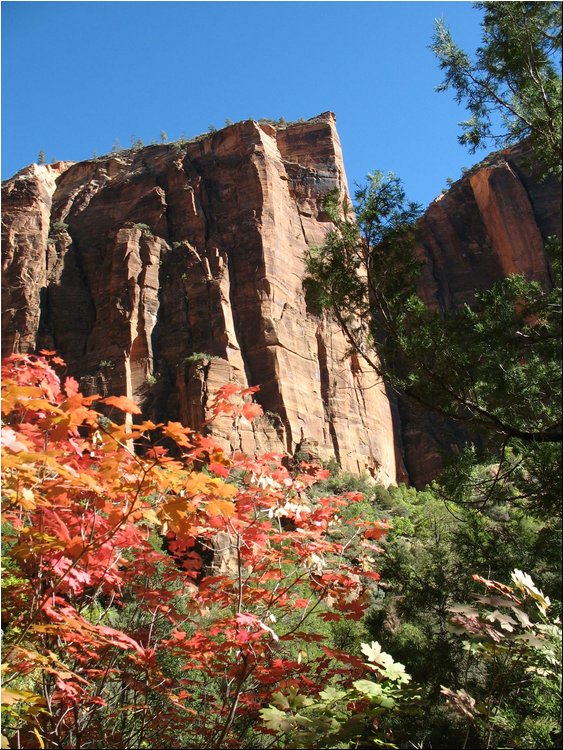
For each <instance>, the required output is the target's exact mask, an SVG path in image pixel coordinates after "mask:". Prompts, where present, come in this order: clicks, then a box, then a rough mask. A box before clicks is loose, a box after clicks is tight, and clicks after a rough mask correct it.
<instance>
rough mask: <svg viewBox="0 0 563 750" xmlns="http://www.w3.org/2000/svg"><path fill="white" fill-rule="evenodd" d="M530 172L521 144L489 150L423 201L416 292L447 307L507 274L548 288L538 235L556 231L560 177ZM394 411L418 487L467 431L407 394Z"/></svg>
mask: <svg viewBox="0 0 563 750" xmlns="http://www.w3.org/2000/svg"><path fill="white" fill-rule="evenodd" d="M532 175H533V166H532V165H531V154H530V152H529V150H528V148H527V146H526V144H525V143H522V144H519V145H518V146H515V147H512V148H510V149H505V150H504V151H500V152H497V153H494V154H492V155H490V156H489V157H488V158H487V159H486V160H485V161H484V162H482V163H481V164H479V165H477V166H476V167H474V168H473V169H472V170H470V171H469V172H468V173H467V174H466V175H465V176H464V177H463V178H462V179H461V180H459V181H458V182H456V183H454V185H453V186H452V187H451V189H450V190H449V191H448V192H447V193H446V194H444V195H441V196H439V197H438V198H437V199H436V200H435V201H434V202H433V203H432V204H431V205H430V206H429V207H428V209H427V210H426V212H425V213H424V215H423V217H422V218H421V220H420V222H419V227H418V228H419V244H418V248H417V251H418V254H419V256H420V257H421V258H422V259H423V260H424V267H423V276H422V283H421V285H420V288H419V293H420V295H421V296H422V297H423V298H424V299H425V301H426V302H428V303H429V304H431V305H434V306H436V307H437V308H438V309H440V310H441V311H442V312H443V313H444V314H447V312H448V310H452V309H454V308H456V307H458V306H460V305H462V304H463V303H465V302H471V301H472V299H473V295H474V292H475V290H476V289H486V288H489V287H490V286H492V284H494V283H495V281H498V280H499V279H501V278H503V277H505V276H507V275H509V274H513V273H518V274H523V275H524V276H525V277H526V278H528V279H534V280H537V281H540V282H541V283H542V284H543V285H544V286H545V287H546V288H550V287H551V284H552V280H551V274H550V268H549V265H548V261H547V258H546V255H545V253H544V241H545V240H546V239H547V237H549V236H557V237H559V238H561V235H562V232H561V184H560V183H559V182H558V181H557V180H555V179H547V180H544V181H538V180H537V179H534V177H533V176H532ZM399 412H400V422H401V430H402V442H403V446H404V458H405V464H406V468H407V471H408V474H409V477H410V479H411V481H412V482H413V484H415V485H416V486H417V487H423V486H424V485H425V484H427V483H428V482H429V481H431V480H432V479H434V478H435V477H436V475H437V474H438V472H439V470H440V468H441V466H442V463H443V456H444V454H449V453H451V452H452V451H453V452H455V451H457V450H459V447H460V445H461V444H462V443H463V442H464V441H465V440H466V439H467V434H466V433H463V432H461V431H460V429H459V428H457V427H456V426H455V425H454V424H453V423H451V422H445V421H443V420H438V419H437V418H435V417H433V416H429V415H428V414H423V413H422V412H421V411H420V410H418V409H416V408H415V407H414V406H413V405H412V404H410V403H407V402H406V401H405V400H402V401H400V402H399ZM473 437H475V438H476V439H478V436H473Z"/></svg>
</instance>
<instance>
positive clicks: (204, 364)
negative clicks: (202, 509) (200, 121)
mask: <svg viewBox="0 0 563 750" xmlns="http://www.w3.org/2000/svg"><path fill="white" fill-rule="evenodd" d="M333 188H338V189H339V190H340V191H342V192H347V186H346V177H345V174H344V168H343V163H342V154H341V149H340V143H339V139H338V135H337V133H336V128H335V120H334V115H332V114H331V113H326V114H324V115H321V116H319V117H318V118H313V120H310V121H307V122H305V123H301V124H295V125H292V126H289V127H285V128H278V129H276V128H274V127H272V126H270V125H264V124H259V123H256V122H254V121H247V122H242V123H238V124H236V125H231V126H229V127H226V128H224V129H222V130H221V131H219V132H217V133H213V134H209V135H207V136H205V137H200V138H199V139H196V140H194V141H192V142H188V143H186V144H179V143H176V144H170V145H159V146H149V147H146V148H143V149H140V150H136V151H128V152H123V153H118V154H112V155H110V156H106V157H102V158H99V159H95V160H92V161H86V162H80V163H76V164H68V163H66V164H59V165H52V166H38V165H33V166H32V167H29V168H27V169H25V170H22V171H21V172H19V173H18V174H17V175H16V176H15V177H14V178H13V179H12V180H9V181H7V183H6V184H5V186H4V194H5V197H4V219H3V241H4V245H5V255H4V265H3V298H2V302H3V320H2V325H3V340H2V346H3V354H4V355H5V354H9V353H10V352H12V351H32V350H35V349H40V348H49V349H56V350H57V351H58V352H59V353H60V354H61V356H63V358H64V359H65V360H66V362H67V363H68V366H69V370H70V371H71V372H72V373H73V374H75V376H77V377H79V378H81V380H82V386H83V387H84V388H85V389H86V390H87V391H88V392H98V393H102V394H110V393H112V394H118V393H122V394H125V395H128V396H129V397H132V398H134V399H136V400H137V401H138V402H139V403H140V404H141V405H142V407H143V410H144V412H145V414H148V415H150V416H152V417H153V418H156V419H174V420H179V421H182V422H184V423H186V424H189V425H190V426H192V427H195V428H199V427H201V426H202V424H203V421H204V420H205V419H206V417H207V415H208V411H207V406H208V403H209V400H210V398H211V397H212V396H213V393H214V392H215V391H216V389H217V388H218V387H219V386H220V385H221V384H223V383H225V382H228V381H236V382H239V383H241V384H243V385H258V384H259V385H260V387H261V390H260V392H259V394H258V397H257V399H258V401H259V402H260V403H261V404H262V406H263V409H264V411H265V416H264V417H263V418H261V419H259V420H258V421H257V423H254V424H253V426H252V427H251V426H248V427H247V428H246V429H245V430H243V431H242V432H241V435H240V436H239V437H238V438H235V436H234V435H233V434H231V433H230V431H229V428H228V427H227V426H226V424H221V423H219V424H218V425H217V426H216V427H215V432H216V434H217V435H218V437H219V438H221V439H223V440H224V442H225V445H232V446H233V447H241V448H242V449H244V450H246V451H253V450H264V449H266V450H283V451H287V452H289V453H291V454H295V453H296V452H299V451H301V452H303V453H310V454H312V455H317V456H319V457H320V458H322V459H329V458H331V457H334V458H336V459H337V460H338V461H339V462H340V463H341V464H342V466H343V468H345V469H347V470H351V471H355V472H359V471H368V472H369V473H370V474H371V475H372V476H373V477H374V478H375V479H376V480H377V481H380V482H383V483H384V484H389V483H391V482H395V481H397V479H398V478H399V479H403V478H405V475H404V473H403V468H402V461H401V458H400V455H399V454H398V452H397V451H396V448H395V434H397V431H396V429H395V427H394V425H393V416H392V413H391V408H390V405H389V401H388V399H387V395H386V391H385V386H384V385H383V384H382V383H381V382H378V381H377V379H376V378H375V377H374V375H373V373H371V372H370V371H369V370H367V371H366V369H365V368H364V366H363V365H362V364H361V363H360V362H358V360H357V359H356V358H354V357H350V356H348V355H347V352H346V348H347V347H346V343H345V341H344V339H343V336H342V334H341V333H340V331H339V329H338V327H337V326H336V325H335V324H334V323H333V322H331V321H330V320H329V319H328V318H327V317H326V316H318V315H316V314H315V313H314V312H312V311H311V310H309V309H307V305H306V301H305V296H304V291H303V286H302V280H303V276H304V265H303V260H302V258H303V255H304V252H305V250H306V248H307V247H309V246H311V245H313V244H316V243H320V242H322V241H323V238H324V236H325V233H326V231H327V229H328V227H329V224H328V217H326V216H325V215H324V214H323V210H322V202H323V198H324V195H325V194H326V193H327V192H328V191H329V190H331V189H333ZM237 441H238V443H239V444H238V445H236V446H235V445H233V443H235V442H237Z"/></svg>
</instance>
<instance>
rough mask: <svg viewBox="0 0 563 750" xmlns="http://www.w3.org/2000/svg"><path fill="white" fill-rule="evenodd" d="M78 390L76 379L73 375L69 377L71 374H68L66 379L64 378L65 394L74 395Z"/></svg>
mask: <svg viewBox="0 0 563 750" xmlns="http://www.w3.org/2000/svg"><path fill="white" fill-rule="evenodd" d="M78 391H79V386H78V383H77V381H76V380H75V379H74V378H73V377H71V376H69V377H68V378H66V380H65V393H66V395H67V396H69V397H70V396H76V394H77V393H78Z"/></svg>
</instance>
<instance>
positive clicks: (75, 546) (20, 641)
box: [2, 353, 387, 747]
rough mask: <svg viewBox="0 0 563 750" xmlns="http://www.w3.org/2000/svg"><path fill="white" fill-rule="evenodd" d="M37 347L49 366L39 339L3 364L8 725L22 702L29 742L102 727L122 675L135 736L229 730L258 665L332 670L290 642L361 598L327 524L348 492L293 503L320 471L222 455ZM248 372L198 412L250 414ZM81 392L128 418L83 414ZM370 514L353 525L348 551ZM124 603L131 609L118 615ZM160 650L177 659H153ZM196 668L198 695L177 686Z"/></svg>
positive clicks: (316, 672)
mask: <svg viewBox="0 0 563 750" xmlns="http://www.w3.org/2000/svg"><path fill="white" fill-rule="evenodd" d="M47 357H51V359H50V360H49V359H47ZM53 365H55V366H57V367H60V368H62V367H64V363H63V362H62V360H61V359H60V358H57V357H52V355H51V354H49V353H46V354H45V356H44V357H35V356H33V355H17V356H16V355H14V356H12V357H10V358H8V360H7V361H6V362H5V363H4V370H3V375H4V377H3V391H4V394H5V395H4V400H3V407H2V413H3V422H4V426H3V429H2V456H3V471H4V497H3V511H4V521H5V524H6V526H5V532H4V539H5V544H6V547H7V549H8V554H7V570H8V576H7V579H6V585H5V588H4V592H3V594H4V595H3V622H4V624H5V627H6V635H5V642H4V654H5V659H6V665H5V666H4V670H5V684H6V687H7V689H8V691H9V690H11V691H12V692H11V693H10V692H8V693H6V704H5V708H6V711H7V712H8V713H7V719H8V725H10V721H14V722H16V723H17V722H19V723H20V724H21V723H22V722H23V723H24V724H26V725H28V726H29V727H31V728H32V730H33V732H35V733H36V735H38V736H39V737H40V738H41V741H42V742H43V743H44V744H46V745H48V744H49V743H50V744H51V746H52V745H55V746H67V747H68V746H75V745H76V742H77V732H78V733H79V736H80V737H81V741H83V742H87V743H89V746H96V745H97V746H103V744H104V737H105V736H106V734H107V732H108V727H109V726H112V727H113V726H114V723H112V722H113V718H114V717H115V715H116V713H115V712H116V711H118V705H119V703H118V698H117V697H116V695H118V693H116V694H114V693H112V685H113V686H114V687H115V685H116V684H122V685H125V686H126V688H123V689H127V690H128V691H129V692H130V693H131V697H130V700H131V701H133V700H134V701H135V702H136V705H138V706H140V707H142V709H141V708H140V709H139V710H142V712H143V727H144V730H143V731H146V732H148V733H149V734H150V732H151V731H152V732H153V733H154V742H153V744H154V746H158V745H159V743H160V744H165V745H166V746H174V742H176V740H177V736H178V731H180V730H181V729H182V728H184V730H185V732H186V733H188V734H186V737H187V736H188V735H189V737H191V739H190V740H189V741H190V742H192V743H193V746H202V747H205V746H209V747H211V746H214V745H213V742H216V741H217V740H218V739H221V738H222V739H223V740H225V741H227V740H226V738H228V742H229V743H230V744H229V746H232V747H237V746H238V745H237V742H238V740H237V737H236V731H235V729H234V726H233V722H234V717H235V716H242V715H245V716H246V717H247V719H248V720H253V721H254V720H255V719H256V717H257V715H258V711H259V709H260V708H261V707H262V706H263V705H267V703H268V699H269V692H270V691H271V685H272V675H273V674H274V673H275V674H276V681H277V684H278V686H280V685H281V686H283V685H284V684H285V685H292V684H297V683H299V684H309V685H310V686H313V687H314V685H315V684H320V681H321V680H322V679H324V678H325V677H326V676H327V675H329V674H336V675H341V674H342V673H343V668H342V664H338V665H334V664H333V663H332V662H331V659H330V658H328V657H327V656H326V654H324V653H323V655H322V656H320V657H318V659H317V658H316V657H315V659H316V660H312V661H310V662H307V661H306V660H303V659H302V660H297V661H296V660H295V659H294V658H293V656H292V654H293V650H294V643H295V641H296V639H299V642H300V644H301V647H302V648H304V645H303V644H306V643H314V642H315V641H316V640H318V636H317V635H315V633H314V629H313V628H308V623H309V622H312V621H313V618H314V617H319V618H320V619H321V620H323V619H324V620H338V619H340V618H341V617H346V618H352V619H357V618H359V617H361V615H362V612H363V610H364V608H365V606H366V605H367V603H368V601H369V596H368V593H369V592H368V589H367V588H366V585H369V582H370V580H374V579H377V578H378V575H377V573H376V572H374V571H371V570H369V569H368V568H369V566H367V565H364V564H363V563H362V560H357V561H354V562H351V561H348V560H347V559H346V558H345V557H344V556H343V545H342V543H339V542H336V541H335V540H334V539H333V538H332V537H331V529H332V528H333V527H334V526H335V525H338V523H339V513H340V510H341V506H343V505H346V504H347V502H354V498H353V497H350V498H348V499H347V500H344V499H342V498H323V499H320V500H317V501H315V502H314V503H313V502H312V501H310V500H309V498H308V496H307V489H308V487H310V485H311V484H313V483H314V482H316V481H318V480H319V479H321V478H326V476H327V472H326V471H324V470H321V469H319V468H318V467H316V466H312V465H302V466H301V467H300V470H299V471H298V472H294V473H292V472H291V471H289V470H288V469H287V468H286V467H285V466H284V465H283V464H282V462H281V461H282V456H280V455H277V454H267V455H264V456H245V455H242V454H238V453H234V454H231V453H229V455H226V454H225V453H224V451H223V449H222V447H221V445H219V444H218V443H217V442H216V441H215V440H214V439H213V438H212V437H210V436H201V435H198V434H195V433H194V432H193V431H192V430H190V429H189V428H187V427H184V426H183V425H181V424H180V423H178V422H168V423H167V424H154V423H153V422H151V421H148V420H142V417H141V414H140V409H139V407H138V406H137V405H136V404H134V403H133V402H132V401H131V400H130V399H127V398H124V397H115V396H109V397H106V398H103V399H102V398H99V397H96V396H88V397H86V396H84V395H83V394H81V393H80V390H79V387H78V384H77V382H76V381H75V380H74V379H73V378H72V377H70V376H67V377H64V378H63V380H62V383H61V378H60V377H59V376H58V375H57V373H56V371H55V369H54V366H53ZM256 391H257V388H256V387H252V388H242V387H240V386H239V385H236V384H234V383H229V384H227V385H225V386H223V388H221V389H219V391H218V392H217V394H216V396H215V398H214V399H213V401H212V403H211V413H212V415H213V417H214V418H216V417H219V416H221V417H223V418H225V417H228V418H229V419H231V420H232V422H233V424H235V425H236V424H237V423H238V421H239V420H241V419H244V420H251V419H253V418H255V417H256V416H259V415H260V414H261V413H262V410H261V408H260V406H259V405H258V404H255V403H253V402H252V401H251V400H250V399H251V397H252V396H253V394H254V393H255V392H256ZM98 404H100V405H102V406H103V409H104V411H105V412H106V413H108V411H109V414H110V415H113V414H114V413H115V412H113V410H114V409H115V410H118V411H119V415H120V416H119V418H120V419H123V415H128V416H129V418H131V417H134V418H135V419H137V423H134V424H125V425H124V424H118V423H116V422H113V421H111V420H110V419H108V418H107V417H104V418H101V416H100V414H99V413H98V411H97V405H98ZM287 529H288V530H287ZM386 529H387V525H386V524H385V523H384V522H379V523H378V524H367V523H364V524H363V525H362V524H360V525H359V535H360V537H361V538H362V540H363V542H362V543H363V544H364V545H365V549H366V560H367V557H368V553H371V552H373V551H374V550H376V549H377V548H376V547H375V545H373V544H372V543H370V541H368V540H370V539H371V540H377V539H378V538H379V537H380V536H381V535H382V534H384V533H385V531H386ZM163 540H165V541H166V543H167V544H168V546H169V549H170V550H171V551H172V550H173V552H172V556H171V554H168V553H167V552H166V551H165V550H164V546H165V545H164V541H163ZM217 540H220V543H218V541H217ZM361 549H362V547H361V545H360V550H361ZM157 572H158V575H157ZM155 581H156V583H155ZM128 607H129V608H131V607H133V608H134V610H135V616H134V617H131V618H130V620H124V621H123V622H122V623H121V624H119V617H120V612H121V611H124V610H125V609H126V608H128ZM209 612H213V613H214V614H213V617H212V619H211V620H209V618H210V615H209ZM202 618H203V619H202ZM205 618H207V619H205ZM204 621H205V622H206V625H205V626H204V625H203V622H204ZM127 623H132V624H127ZM272 644H275V648H274V647H273V646H272ZM165 654H167V655H168V656H169V657H171V658H173V659H174V663H177V664H179V665H180V667H179V669H177V670H175V671H174V672H173V673H172V672H170V670H169V669H168V667H167V664H168V661H167V660H166V659H165V658H164V655H165ZM345 671H346V670H344V672H345ZM42 674H45V675H48V677H46V678H45V679H42V678H41V675H42ZM104 675H106V676H104ZM107 675H111V679H108V678H107ZM218 676H219V677H220V679H219V677H218ZM24 678H25V680H27V682H25V685H24V687H25V689H23V688H21V684H20V682H19V681H21V680H22V679H24ZM51 678H52V679H51ZM339 679H340V678H339ZM213 680H217V688H216V690H215V693H213V696H214V697H209V696H208V697H207V698H206V703H205V710H204V709H203V708H202V707H201V706H198V705H197V700H196V699H195V698H192V696H193V695H196V696H197V695H199V694H200V693H201V686H203V685H205V686H207V685H208V684H210V683H211V682H212V681H213ZM315 681H316V683H315ZM32 683H33V689H30V685H31V684H32ZM22 684H23V683H22ZM233 685H236V686H237V689H236V691H233V689H232V686H233ZM225 686H227V687H225ZM229 686H230V687H229ZM312 689H313V688H312ZM18 690H19V692H18ZM14 691H15V692H14ZM222 691H223V692H222ZM155 695H159V696H160V701H161V703H160V704H159V706H160V707H155V708H154V710H153V709H152V708H151V706H152V705H153V703H154V696H155ZM18 696H19V697H18ZM22 696H23V697H22ZM148 696H151V697H150V699H149V697H148ZM188 696H189V697H188ZM194 701H195V702H194ZM156 705H157V704H155V706H156ZM163 706H164V708H163ZM14 717H17V721H16V718H14ZM188 718H189V721H188ZM123 731H125V730H123ZM190 732H191V733H192V734H191V735H190V734H189V733H190ZM114 741H115V742H117V743H122V744H117V745H116V746H120V747H126V746H127V741H128V740H127V738H126V737H125V735H123V737H118V738H115V737H114ZM186 741H188V740H186Z"/></svg>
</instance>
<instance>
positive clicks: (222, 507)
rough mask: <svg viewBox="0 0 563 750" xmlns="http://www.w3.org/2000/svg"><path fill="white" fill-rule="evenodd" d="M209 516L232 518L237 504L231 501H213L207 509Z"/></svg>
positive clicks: (208, 504)
mask: <svg viewBox="0 0 563 750" xmlns="http://www.w3.org/2000/svg"><path fill="white" fill-rule="evenodd" d="M205 510H206V511H207V515H208V516H223V517H224V518H230V516H233V515H234V513H235V504H234V503H232V502H231V501H230V500H211V501H210V502H208V503H207V506H206V508H205Z"/></svg>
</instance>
